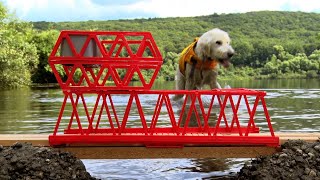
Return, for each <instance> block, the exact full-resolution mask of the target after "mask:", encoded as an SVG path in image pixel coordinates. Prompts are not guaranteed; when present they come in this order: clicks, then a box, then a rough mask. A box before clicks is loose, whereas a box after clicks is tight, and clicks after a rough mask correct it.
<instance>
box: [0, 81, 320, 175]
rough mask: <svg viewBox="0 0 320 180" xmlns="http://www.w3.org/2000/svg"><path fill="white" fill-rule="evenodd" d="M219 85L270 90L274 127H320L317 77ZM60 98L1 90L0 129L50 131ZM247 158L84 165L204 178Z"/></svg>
mask: <svg viewBox="0 0 320 180" xmlns="http://www.w3.org/2000/svg"><path fill="white" fill-rule="evenodd" d="M220 84H221V85H222V86H225V85H230V86H231V87H233V88H252V89H258V90H264V91H266V92H267V96H266V102H267V106H268V110H269V113H270V116H271V119H272V124H273V128H274V130H275V131H278V132H279V131H281V132H295V131H296V132H303V131H304V132H319V131H320V80H318V79H312V80H305V79H302V80H299V79H290V80H243V81H233V80H229V81H221V82H220ZM153 89H174V82H164V83H160V82H157V83H155V85H154V86H153ZM151 98H156V97H151ZM92 99H94V98H92ZM140 100H141V103H142V104H147V103H150V98H149V97H148V98H142V99H140ZM62 101H63V94H62V92H61V90H60V89H57V88H39V87H33V88H24V89H17V90H1V91H0V133H1V134H10V133H12V134H30V133H52V131H53V127H54V125H55V122H56V119H57V116H58V113H59V111H60V107H61V103H62ZM114 101H115V102H114V103H115V104H117V105H118V106H124V105H125V104H124V102H123V99H122V98H121V97H119V98H115V99H114ZM93 102H94V100H93ZM93 102H92V104H93ZM89 105H90V102H89ZM150 112H151V111H150ZM246 161H248V159H144V160H140V159H136V160H84V164H85V166H86V168H87V170H88V171H89V172H90V173H91V174H92V175H93V176H95V177H97V178H101V179H201V178H203V179H206V178H210V177H219V176H225V175H228V174H230V173H234V172H237V171H239V169H240V168H241V166H242V165H243V163H244V162H246Z"/></svg>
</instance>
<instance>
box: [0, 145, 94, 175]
mask: <svg viewBox="0 0 320 180" xmlns="http://www.w3.org/2000/svg"><path fill="white" fill-rule="evenodd" d="M2 148H3V149H2V150H1V151H0V167H1V168H0V179H1V180H6V179H17V180H22V179H23V180H26V179H30V180H31V179H32V180H33V179H77V180H78V179H79V180H90V179H95V178H93V177H91V175H90V174H89V173H88V172H87V171H86V169H85V166H84V165H83V163H82V161H81V160H79V159H77V158H76V157H74V156H73V155H72V154H70V153H68V152H60V151H59V150H56V149H51V148H47V147H40V148H39V147H33V146H32V145H31V144H28V143H20V142H17V143H15V144H14V145H12V146H11V147H2Z"/></svg>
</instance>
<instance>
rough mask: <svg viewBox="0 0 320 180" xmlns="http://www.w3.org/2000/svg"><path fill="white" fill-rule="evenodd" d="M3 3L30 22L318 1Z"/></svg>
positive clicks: (316, 6)
mask: <svg viewBox="0 0 320 180" xmlns="http://www.w3.org/2000/svg"><path fill="white" fill-rule="evenodd" d="M0 1H1V0H0ZM2 1H4V2H5V4H6V5H7V6H8V7H9V9H10V10H12V11H16V13H17V15H18V17H20V18H22V19H25V20H33V21H34V20H38V21H41V20H46V21H53V20H54V21H67V20H68V21H73V20H90V19H92V20H102V19H119V18H140V17H145V18H148V17H179V16H180V17H181V16H200V15H209V14H213V13H218V14H221V13H238V12H249V11H261V10H291V11H305V12H312V11H318V12H320V1H319V0H304V1H301V0H268V1H266V0H237V1H236V0H138V1H132V0H125V1H121V2H119V3H118V4H117V1H112V3H111V4H110V2H111V1H108V0H107V1H104V0H101V1H99V0H95V2H93V0H2ZM97 1H98V3H97ZM108 2H109V3H108ZM126 2H128V3H126Z"/></svg>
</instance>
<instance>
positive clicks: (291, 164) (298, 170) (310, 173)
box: [235, 140, 320, 180]
mask: <svg viewBox="0 0 320 180" xmlns="http://www.w3.org/2000/svg"><path fill="white" fill-rule="evenodd" d="M281 148H282V149H281V152H278V153H275V154H273V155H271V156H265V157H259V158H257V159H253V160H252V162H251V164H250V165H245V166H244V167H243V168H242V169H241V170H240V172H239V173H238V174H237V177H236V178H235V179H257V180H258V179H259V180H260V179H263V180H269V179H270V180H271V179H305V180H309V179H310V180H314V179H319V180H320V172H319V171H320V153H319V148H320V143H319V142H316V143H307V142H304V141H301V140H298V141H288V142H286V143H284V144H283V145H282V146H281Z"/></svg>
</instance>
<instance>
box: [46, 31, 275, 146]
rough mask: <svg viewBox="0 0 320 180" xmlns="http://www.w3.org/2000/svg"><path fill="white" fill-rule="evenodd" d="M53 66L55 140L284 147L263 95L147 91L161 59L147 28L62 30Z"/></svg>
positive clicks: (58, 142)
mask: <svg viewBox="0 0 320 180" xmlns="http://www.w3.org/2000/svg"><path fill="white" fill-rule="evenodd" d="M49 64H50V66H51V68H52V70H53V73H54V74H55V76H56V78H57V80H58V82H59V84H60V86H61V88H62V90H63V93H64V100H63V103H62V107H61V110H60V113H59V116H58V120H57V123H56V126H55V129H54V132H53V134H52V135H50V136H49V142H50V144H51V145H62V144H104V145H110V146H112V145H134V146H136V145H143V146H147V147H183V146H230V145H258V146H265V145H266V146H278V145H279V138H278V137H276V136H275V135H274V131H273V129H272V125H271V120H270V117H269V114H268V110H267V107H266V102H265V100H264V97H265V95H266V93H265V92H262V91H255V90H249V89H221V90H203V91H184V90H179V91H178V90H150V88H151V86H152V84H153V82H154V80H155V78H156V75H157V73H158V72H159V70H160V66H161V64H162V57H161V55H160V52H159V50H158V48H157V46H156V44H155V42H154V40H153V38H152V36H151V34H150V33H148V32H89V31H62V32H61V34H60V36H59V39H58V40H57V43H56V45H55V46H54V49H53V51H52V53H51V55H50V57H49ZM59 72H60V73H59ZM61 72H63V73H61ZM61 74H63V75H61ZM146 77H148V78H146ZM133 79H134V80H136V81H139V82H140V86H133V85H132V83H130V82H131V81H132V80H133ZM146 79H150V80H149V81H147V80H146ZM175 94H184V95H185V97H186V98H185V99H184V100H183V101H181V102H179V103H177V102H175V101H172V100H171V96H173V95H175ZM119 101H121V104H119ZM123 104H126V106H123ZM259 108H260V110H261V112H262V114H258V113H257V109H259ZM64 114H68V115H67V116H64ZM256 114H258V115H256ZM257 124H266V128H264V131H267V132H270V135H269V136H266V135H264V136H262V135H259V127H258V125H257Z"/></svg>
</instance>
